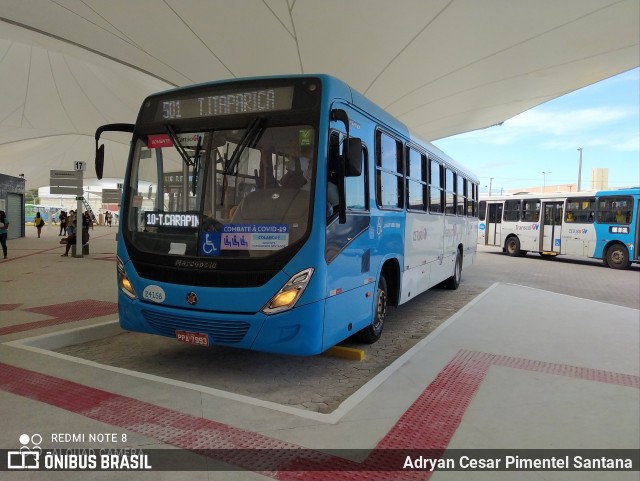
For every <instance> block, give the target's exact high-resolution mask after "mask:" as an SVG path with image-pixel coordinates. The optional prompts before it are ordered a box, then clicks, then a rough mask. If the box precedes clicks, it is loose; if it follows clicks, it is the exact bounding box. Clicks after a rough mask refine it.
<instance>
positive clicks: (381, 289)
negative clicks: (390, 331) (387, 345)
mask: <svg viewBox="0 0 640 481" xmlns="http://www.w3.org/2000/svg"><path fill="white" fill-rule="evenodd" d="M386 314H387V280H386V279H385V278H384V275H382V274H380V280H379V281H378V288H377V289H376V299H375V304H374V306H373V321H372V322H371V324H369V325H368V326H367V327H365V328H364V329H363V330H361V331H360V332H359V333H358V334H357V336H356V337H357V339H358V340H359V341H361V342H366V343H367V344H373V343H374V342H376V341H377V340H378V339H380V336H381V335H382V329H383V328H384V318H385V316H386Z"/></svg>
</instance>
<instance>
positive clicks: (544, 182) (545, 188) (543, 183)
mask: <svg viewBox="0 0 640 481" xmlns="http://www.w3.org/2000/svg"><path fill="white" fill-rule="evenodd" d="M550 173H551V172H547V171H546V170H543V171H542V193H543V194H544V191H545V190H547V174H550Z"/></svg>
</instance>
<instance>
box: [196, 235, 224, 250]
mask: <svg viewBox="0 0 640 481" xmlns="http://www.w3.org/2000/svg"><path fill="white" fill-rule="evenodd" d="M200 254H201V255H203V256H217V255H220V233H219V232H203V233H202V237H200Z"/></svg>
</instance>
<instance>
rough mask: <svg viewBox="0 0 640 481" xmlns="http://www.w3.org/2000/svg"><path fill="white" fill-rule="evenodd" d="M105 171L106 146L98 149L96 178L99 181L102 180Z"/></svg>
mask: <svg viewBox="0 0 640 481" xmlns="http://www.w3.org/2000/svg"><path fill="white" fill-rule="evenodd" d="M103 171H104V144H102V145H101V146H100V147H98V148H96V177H97V178H98V180H100V179H102V173H103Z"/></svg>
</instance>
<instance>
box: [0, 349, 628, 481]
mask: <svg viewBox="0 0 640 481" xmlns="http://www.w3.org/2000/svg"><path fill="white" fill-rule="evenodd" d="M492 365H497V366H505V367H510V368H514V369H525V370H530V371H536V372H545V373H549V374H554V375H560V376H568V377H572V378H576V379H583V380H588V381H596V382H604V383H611V384H618V385H622V386H627V387H635V388H640V376H635V375H630V374H620V373H615V372H608V371H602V370H597V369H587V368H581V367H577V366H567V365H563V364H555V363H547V362H540V361H533V360H528V359H522V358H514V357H508V356H500V355H495V354H489V353H483V352H475V351H466V350H462V351H460V352H458V354H457V355H456V356H455V357H454V358H453V359H452V360H451V361H450V362H449V363H448V364H447V365H446V366H445V367H444V369H443V370H442V371H441V372H440V373H439V374H438V375H437V376H436V378H435V379H434V380H433V382H431V384H429V386H428V387H427V388H426V389H425V390H424V391H423V393H422V394H421V395H420V396H419V397H418V399H417V400H416V401H415V402H414V403H413V404H412V405H411V406H410V407H409V409H408V410H407V411H406V412H405V413H404V414H403V415H402V416H401V418H400V419H399V420H398V422H397V423H396V424H395V425H394V426H393V428H392V429H391V430H390V431H389V432H388V433H387V434H386V435H385V436H384V437H383V438H382V440H381V441H380V442H379V443H378V445H377V446H376V447H375V449H374V450H373V451H372V452H371V455H370V456H369V457H368V458H367V459H366V460H365V461H363V462H362V463H357V462H354V461H350V460H347V459H343V458H340V457H336V456H331V455H329V454H326V453H322V452H320V451H314V450H311V449H303V448H302V447H301V446H298V445H294V444H291V443H287V442H285V441H281V440H278V439H274V438H270V437H268V436H264V435H261V434H258V433H254V432H249V431H245V430H242V429H238V428H234V427H232V426H228V425H225V424H222V423H219V422H216V421H212V420H209V419H202V418H198V417H196V416H191V415H189V414H184V413H180V412H177V411H173V410H171V409H167V408H164V407H161V406H156V405H153V404H150V403H147V402H144V401H139V400H136V399H133V398H129V397H126V396H121V395H118V394H113V393H109V392H107V391H103V390H100V389H95V388H91V387H88V386H84V385H81V384H78V383H75V382H72V381H67V380H64V379H60V378H57V377H54V376H49V375H45V374H40V373H37V372H34V371H29V370H26V369H22V368H19V367H15V366H11V365H8V364H2V363H0V389H2V390H4V391H7V392H10V393H14V394H17V395H20V396H25V397H28V398H30V399H34V400H38V401H41V402H45V403H47V404H51V405H53V406H57V407H60V408H63V409H66V410H68V411H71V412H74V413H77V414H80V415H82V416H85V417H87V418H90V419H94V420H96V421H100V422H104V423H107V424H110V425H113V426H118V427H120V428H122V429H124V430H127V431H129V432H135V433H138V434H141V435H144V436H147V437H150V438H153V439H155V440H157V441H159V442H162V443H166V444H170V445H173V446H176V447H178V448H182V449H187V450H191V451H195V452H198V453H201V454H204V455H209V456H211V452H210V451H206V450H218V451H215V459H217V460H220V461H223V462H227V463H229V464H232V465H234V466H239V467H242V468H245V469H249V470H252V471H256V472H261V473H262V474H264V475H266V476H270V477H272V478H275V479H279V480H282V481H289V480H325V481H331V480H344V481H346V480H354V481H355V480H359V481H385V480H396V481H402V480H411V479H420V480H426V479H429V477H430V476H431V474H432V473H431V472H429V471H389V469H395V467H396V466H398V467H399V466H400V464H399V463H398V454H397V453H398V452H399V450H420V451H422V452H429V453H431V454H433V453H434V452H435V453H436V457H437V456H439V455H440V454H441V453H442V450H443V448H446V447H447V445H448V444H449V442H450V440H451V437H452V436H453V434H454V433H455V431H456V429H457V428H458V426H459V425H460V422H461V421H462V416H463V415H464V412H465V411H466V409H467V407H468V406H469V404H470V403H471V400H472V398H473V396H474V395H475V393H476V392H477V390H478V387H479V386H480V384H481V383H482V381H483V379H484V377H485V375H486V373H487V371H488V369H489V368H490V367H491V366H492ZM220 450H222V451H220ZM260 450H264V451H263V452H262V453H261V452H260ZM275 450H277V452H278V455H277V457H278V459H275V460H274V455H273V453H274V451H275ZM400 452H401V451H400ZM264 453H266V454H264ZM401 455H402V454H401ZM274 466H278V469H274ZM327 466H331V469H334V470H332V471H327ZM294 469H295V471H293V470H294ZM314 469H316V470H315V471H314Z"/></svg>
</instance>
